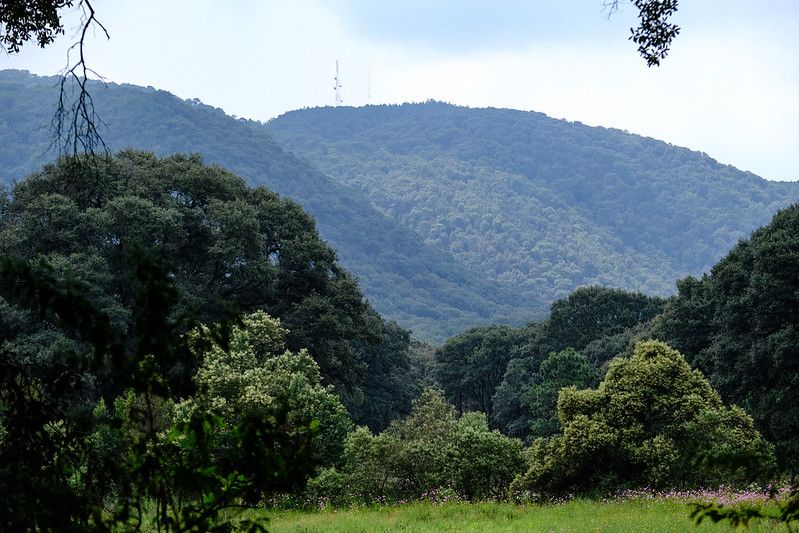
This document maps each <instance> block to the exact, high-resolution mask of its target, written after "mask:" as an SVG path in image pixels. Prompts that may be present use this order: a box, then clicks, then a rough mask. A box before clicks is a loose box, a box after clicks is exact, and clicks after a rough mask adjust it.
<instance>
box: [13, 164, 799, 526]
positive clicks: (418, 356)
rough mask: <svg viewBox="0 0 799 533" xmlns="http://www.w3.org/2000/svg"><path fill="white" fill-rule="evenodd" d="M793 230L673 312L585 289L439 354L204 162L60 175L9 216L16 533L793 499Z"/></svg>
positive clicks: (285, 216) (753, 243)
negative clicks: (776, 493)
mask: <svg viewBox="0 0 799 533" xmlns="http://www.w3.org/2000/svg"><path fill="white" fill-rule="evenodd" d="M797 229H799V206H793V207H791V208H788V209H785V210H783V211H781V212H779V213H778V214H777V215H776V216H775V218H774V220H773V221H772V223H771V224H770V225H769V226H766V227H764V228H762V229H761V230H758V231H757V232H755V233H754V234H753V235H752V237H751V238H750V239H748V240H745V241H741V242H740V243H739V244H738V245H737V246H736V247H735V248H734V249H733V250H732V252H730V254H729V255H728V256H727V257H726V258H724V259H723V260H722V261H720V262H719V263H718V264H717V265H716V266H715V267H714V268H713V270H712V271H711V272H710V273H709V274H707V275H706V276H704V277H703V278H702V279H694V278H687V279H685V280H683V281H681V282H680V283H679V293H678V294H677V295H676V296H673V297H671V298H668V299H663V298H659V297H650V296H646V295H644V294H641V293H631V292H626V291H622V290H618V289H605V288H600V287H587V288H583V289H579V290H577V291H575V292H573V293H572V294H570V295H569V296H568V297H566V298H563V299H561V300H558V301H556V302H555V303H554V304H553V305H552V307H551V313H550V316H549V318H548V319H546V320H544V321H541V322H537V323H531V324H529V325H528V326H526V327H523V328H511V327H507V326H488V327H481V328H474V329H471V330H467V331H465V332H463V333H462V334H460V335H457V336H455V337H453V338H451V339H449V340H448V341H447V342H446V343H444V344H443V345H442V346H440V347H439V348H435V349H434V348H432V347H431V346H429V345H425V344H424V343H420V342H418V341H413V340H412V339H411V337H410V334H409V333H408V332H407V331H405V330H403V329H402V328H400V327H399V326H397V325H396V324H394V323H392V322H390V321H386V320H384V319H383V318H381V317H380V315H379V314H378V313H377V312H375V311H374V310H373V309H372V308H371V306H370V305H369V303H368V302H367V301H366V300H365V299H364V297H363V295H362V293H361V292H360V289H359V287H358V284H357V283H356V281H355V280H354V279H353V278H352V277H351V276H350V275H349V274H348V273H347V272H346V271H345V270H344V269H342V268H341V267H340V266H339V265H338V263H337V262H336V258H335V253H334V252H333V250H332V249H331V248H329V247H328V246H327V245H326V244H325V243H324V242H323V241H322V240H321V239H320V238H319V235H318V234H317V232H316V229H315V226H314V221H313V219H312V218H311V217H310V216H309V215H308V214H307V213H305V212H304V211H303V210H302V209H301V208H300V207H299V206H297V204H295V203H294V202H292V201H290V200H287V199H285V198H282V197H280V196H278V195H277V194H275V193H273V192H271V191H269V190H267V189H264V188H251V187H248V186H247V185H246V184H245V183H244V181H243V180H241V179H240V178H238V177H236V176H235V175H233V174H231V173H230V172H228V171H226V170H224V169H222V168H219V167H216V166H206V165H203V163H202V161H201V160H200V158H199V157H197V156H188V157H187V156H179V155H177V156H171V157H168V158H164V159H158V158H157V157H155V156H154V155H152V154H148V153H144V152H137V151H125V152H121V153H120V154H118V155H117V156H115V157H108V158H104V157H97V158H64V159H61V160H60V161H58V162H57V163H56V164H52V165H47V166H45V167H44V169H42V171H41V172H38V173H36V174H34V175H32V176H30V177H29V178H28V179H26V180H24V181H21V182H19V183H17V184H16V185H15V186H14V187H13V189H12V190H10V191H5V192H4V194H2V195H0V246H1V247H2V250H0V251H1V252H2V257H1V258H0V311H2V312H0V368H1V369H2V373H0V465H1V466H0V511H1V512H0V517H2V520H3V523H2V524H1V525H2V528H3V529H9V530H34V529H38V530H56V529H58V530H64V529H72V530H87V529H96V530H105V529H109V528H111V529H113V528H125V527H133V528H152V529H159V530H166V531H182V530H204V529H209V528H211V527H216V528H218V529H219V530H231V529H233V528H237V527H238V528H241V527H245V528H257V527H258V526H259V524H257V523H249V522H248V521H247V520H248V518H247V517H248V516H252V515H246V514H244V515H242V514H240V513H236V512H235V511H236V510H242V509H247V508H251V507H263V506H269V505H306V504H310V505H318V504H319V503H320V502H322V503H326V502H330V503H332V504H348V503H358V502H367V503H369V502H389V501H406V500H409V499H418V498H432V499H436V500H446V499H449V498H462V499H470V500H479V499H486V498H491V499H504V498H511V499H514V500H518V501H545V500H548V499H552V498H559V497H563V496H568V495H573V494H582V495H588V496H591V495H600V494H607V493H612V492H614V491H618V490H622V489H628V488H638V487H642V486H649V487H656V488H696V487H701V486H712V485H719V484H725V485H732V486H738V485H747V484H749V483H752V482H763V483H765V482H768V481H771V480H774V479H776V478H777V477H778V476H780V475H786V474H791V473H794V472H795V470H796V467H797V464H799V463H797V454H796V446H797V444H798V443H797V437H796V436H797V435H799V432H797V429H799V428H797V424H799V414H797V412H796V407H795V406H796V404H797V402H796V400H798V399H799V398H797V397H796V395H797V392H796V391H797V390H799V389H797V388H796V387H795V386H794V385H795V381H796V379H797V375H799V374H797V367H796V361H797V360H799V359H797V355H799V354H797V352H796V351H797V346H799V342H798V340H799V339H797V337H796V331H797V327H799V324H797V319H798V318H799V310H797V307H798V305H797V296H796V294H797V291H798V290H799V238H797V235H799V232H797ZM678 350H679V351H678Z"/></svg>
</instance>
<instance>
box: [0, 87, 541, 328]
mask: <svg viewBox="0 0 799 533" xmlns="http://www.w3.org/2000/svg"><path fill="white" fill-rule="evenodd" d="M57 81H58V78H56V77H38V76H33V75H30V74H28V73H27V72H24V71H2V72H0V183H2V182H6V183H9V182H10V181H11V180H12V179H21V178H23V177H24V176H26V175H27V174H29V173H31V172H34V171H36V170H37V169H38V168H39V167H40V166H41V165H42V164H44V163H47V162H48V161H50V160H52V159H54V158H55V156H56V155H57V154H56V153H55V152H54V151H53V150H52V147H51V146H50V145H51V142H50V141H51V131H50V121H51V118H52V113H53V110H54V105H55V102H56V101H57V96H58V93H57ZM90 90H91V92H92V96H93V98H94V101H95V104H96V106H97V112H98V114H99V116H100V117H101V118H102V120H103V121H104V122H105V123H106V124H107V125H108V127H107V128H104V129H103V130H101V134H102V135H103V138H104V140H105V142H106V143H107V144H108V146H109V148H110V149H112V150H118V149H122V148H127V147H134V148H137V149H143V150H150V151H153V152H155V153H156V154H158V155H167V154H171V153H175V152H184V153H188V152H199V153H201V154H202V155H203V158H204V160H205V161H206V162H208V163H216V164H220V165H222V166H225V167H226V168H229V169H230V170H231V171H233V172H234V173H236V174H239V175H241V176H242V177H244V178H245V179H247V180H248V181H249V182H250V183H251V184H253V185H265V186H267V187H269V188H270V189H272V190H274V191H275V192H278V193H279V194H281V195H284V196H288V197H290V198H292V199H294V200H295V201H297V202H299V203H300V205H302V206H303V207H304V208H305V209H306V210H308V211H309V212H310V213H311V214H312V215H313V216H314V217H315V219H316V223H317V228H318V229H319V231H320V234H321V235H322V237H323V238H324V239H325V240H327V241H328V242H330V244H331V245H332V246H333V247H334V248H335V249H336V250H337V253H338V256H339V259H340V261H341V263H342V264H343V265H344V267H345V268H347V269H348V270H350V271H351V272H353V274H355V276H357V277H358V279H359V282H360V284H361V285H362V287H363V289H364V292H365V294H366V295H367V297H368V298H369V300H370V301H371V303H372V304H373V305H374V306H375V308H376V309H377V310H378V311H379V312H380V313H381V314H383V315H385V316H387V317H388V318H392V319H394V320H397V321H398V322H399V323H400V324H401V325H403V326H404V327H408V328H410V329H412V330H413V331H414V333H415V334H416V335H418V336H419V337H421V338H425V339H428V340H433V341H439V340H442V339H443V338H445V337H446V336H448V335H451V334H454V333H456V332H458V331H460V330H462V329H465V328H466V327H469V326H472V325H475V324H479V323H483V324H485V323H489V322H493V321H504V322H509V323H521V322H524V321H525V320H529V319H530V318H533V317H536V316H540V315H541V314H543V304H540V305H527V302H524V301H522V300H521V299H520V298H518V297H516V295H514V294H513V293H512V291H508V290H506V289H503V288H502V287H499V286H496V285H495V284H492V283H491V282H488V281H485V280H482V279H480V278H479V277H478V276H476V275H475V274H473V273H472V272H470V271H469V270H468V269H465V268H463V267H461V266H460V265H459V264H458V263H457V262H456V261H454V260H453V259H452V257H451V256H450V255H449V254H447V253H444V252H441V251H439V250H437V249H435V248H434V247H431V246H428V245H425V244H424V243H423V242H422V241H421V239H420V238H419V237H418V236H417V235H415V234H414V233H413V232H412V231H411V230H408V229H406V228H404V227H402V226H400V225H398V224H396V223H395V222H393V221H392V220H391V219H389V218H387V217H385V216H384V215H382V214H381V213H379V212H378V211H377V210H375V209H374V208H373V207H372V206H371V205H370V203H369V201H368V200H367V199H366V198H365V197H363V195H361V194H360V193H358V191H357V190H354V189H352V188H351V187H349V186H346V185H344V184H341V183H339V182H337V181H335V180H332V179H330V178H329V177H327V176H325V175H324V174H323V173H321V172H319V171H318V170H317V169H315V168H314V167H312V166H311V165H310V164H309V163H308V162H305V161H303V160H301V159H299V158H297V157H295V156H293V155H291V154H288V153H286V152H285V151H284V150H283V149H282V148H281V147H279V146H278V145H277V144H276V143H275V142H274V141H273V140H272V139H271V137H270V136H269V134H268V133H267V131H266V129H265V128H264V127H262V126H261V125H260V124H259V123H256V122H252V121H246V120H242V119H234V118H232V117H229V116H227V115H225V114H224V112H223V111H222V110H220V109H216V108H213V107H210V106H206V105H204V104H202V103H200V102H199V101H197V100H181V99H180V98H178V97H177V96H174V95H172V94H170V93H168V92H166V91H160V90H157V89H153V88H144V87H139V86H135V85H129V84H121V85H117V84H107V85H103V84H101V83H93V84H92V85H91V87H90Z"/></svg>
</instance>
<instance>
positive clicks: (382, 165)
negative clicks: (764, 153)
mask: <svg viewBox="0 0 799 533" xmlns="http://www.w3.org/2000/svg"><path fill="white" fill-rule="evenodd" d="M266 127H267V129H268V130H269V131H270V133H272V135H273V137H274V138H275V139H276V140H277V141H278V142H280V143H281V145H283V146H284V147H286V148H287V149H288V150H290V151H292V152H294V153H296V154H298V155H300V156H301V157H303V158H304V159H307V160H309V161H311V162H312V163H313V164H314V165H316V166H317V167H319V168H321V169H322V170H323V171H324V172H325V173H326V174H327V175H329V176H331V177H333V178H334V179H337V180H339V181H341V182H342V183H346V184H348V185H353V186H355V187H358V188H359V189H360V190H361V191H362V192H364V193H365V194H367V195H368V196H369V198H370V200H371V201H372V203H373V205H375V206H376V207H378V208H379V209H381V210H382V211H383V212H384V213H386V214H388V215H389V216H391V217H393V218H394V219H395V220H397V221H398V222H400V223H402V224H404V225H406V226H407V227H409V228H411V229H413V230H414V231H416V233H418V234H419V235H421V236H422V237H423V238H424V239H425V241H426V242H427V243H428V244H434V245H438V246H441V247H442V248H444V249H445V250H447V251H449V252H450V253H452V254H453V255H454V256H455V257H457V258H459V259H461V260H463V261H464V263H465V264H467V265H468V266H469V267H471V268H472V269H473V270H479V269H485V270H486V271H487V273H488V276H487V277H488V278H489V279H492V280H495V281H497V282H499V283H501V284H503V285H504V286H506V287H509V288H513V289H515V290H520V291H521V292H522V293H523V294H524V295H525V296H526V297H530V298H535V297H539V298H540V299H543V300H545V301H554V300H555V299H557V298H560V297H563V296H564V295H566V294H568V293H569V292H570V291H571V290H573V289H575V288H577V287H580V286H585V285H595V284H598V285H605V286H611V287H617V288H622V289H627V290H641V291H644V292H648V293H650V294H652V293H654V294H660V295H667V294H671V293H673V291H674V281H675V280H676V279H677V278H681V277H683V276H685V275H687V274H699V273H701V272H703V271H705V270H707V269H708V268H709V267H710V266H711V265H712V264H713V263H714V262H715V261H716V260H717V259H718V258H720V257H721V255H722V254H723V253H724V252H726V250H728V249H729V248H731V247H732V246H733V245H734V244H735V242H736V241H737V240H738V239H739V238H743V237H745V236H746V235H748V234H749V232H751V231H752V230H753V229H754V228H756V227H758V226H760V225H763V224H765V223H766V222H767V221H768V220H769V218H770V216H771V214H773V213H774V212H775V211H776V210H777V209H779V208H780V207H784V206H785V205H788V204H789V203H791V202H793V201H795V200H796V199H797V198H799V184H796V183H790V182H769V181H767V180H764V179H762V178H760V177H758V176H756V175H754V174H752V173H750V172H744V171H739V170H738V169H735V168H734V167H732V166H729V165H721V164H719V163H718V162H716V161H715V160H713V159H712V158H710V157H709V156H708V155H707V154H704V153H701V152H695V151H691V150H688V149H685V148H681V147H676V146H673V145H670V144H668V143H665V142H663V141H658V140H656V139H653V138H651V137H643V136H639V135H634V134H629V133H626V132H623V131H622V130H618V129H608V128H603V127H594V126H586V125H584V124H581V123H579V122H569V121H565V120H562V119H552V118H550V117H547V116H546V115H544V114H542V113H538V112H531V111H518V110H510V109H497V108H465V107H459V106H453V105H450V104H444V103H441V102H426V103H423V104H402V105H389V106H369V107H361V108H347V107H338V108H334V107H327V108H312V109H303V110H298V111H291V112H288V113H285V114H283V115H281V116H280V117H277V118H275V119H273V120H271V121H269V122H268V123H267V124H266ZM420 190H421V191H423V193H420V192H419V191H420ZM686 219H687V222H686ZM497 243H500V244H501V245H502V248H501V249H500V250H497V248H498V246H496V244H497ZM503 254H504V255H503Z"/></svg>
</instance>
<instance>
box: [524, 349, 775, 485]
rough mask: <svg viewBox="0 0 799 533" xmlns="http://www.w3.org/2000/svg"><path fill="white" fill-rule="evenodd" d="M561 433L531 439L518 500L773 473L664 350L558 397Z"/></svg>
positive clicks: (749, 432) (707, 389) (737, 418)
mask: <svg viewBox="0 0 799 533" xmlns="http://www.w3.org/2000/svg"><path fill="white" fill-rule="evenodd" d="M558 416H559V419H560V423H561V427H562V428H563V434H562V435H559V436H555V437H550V438H539V439H537V440H535V441H534V442H533V444H532V446H531V447H530V449H529V450H528V459H529V461H530V468H529V470H528V471H527V472H526V473H525V474H524V475H523V476H520V477H519V478H517V479H516V480H515V481H514V484H513V489H514V490H515V491H518V492H519V493H528V494H539V495H546V496H552V495H560V494H566V493H574V492H581V493H586V492H591V491H608V490H617V489H618V488H623V487H642V486H650V487H686V488H693V487H700V486H716V485H719V484H722V483H728V484H729V483H732V484H736V483H743V482H748V481H751V480H752V479H753V478H757V477H763V476H765V475H768V474H769V469H770V468H771V467H772V466H773V465H772V462H773V455H772V451H771V448H770V445H769V444H767V443H766V442H765V441H764V440H763V439H762V437H761V436H760V434H759V433H758V432H757V431H756V430H755V429H754V427H753V424H752V419H751V418H750V417H749V416H748V415H747V414H746V413H745V412H744V411H743V410H742V409H740V408H738V407H730V408H727V407H724V405H723V404H722V402H721V399H720V398H719V396H718V393H716V391H714V390H713V388H712V387H711V386H710V384H709V383H708V382H707V380H706V379H705V378H704V377H703V376H702V375H701V374H700V373H699V372H698V371H696V370H691V368H690V366H689V365H688V363H687V362H686V361H685V359H684V358H683V356H682V355H681V354H680V353H679V352H677V351H675V350H672V349H671V348H669V347H668V346H667V345H665V344H663V343H661V342H656V341H649V342H642V343H639V344H637V345H636V347H635V351H634V354H633V356H632V357H630V358H629V359H628V358H619V359H616V360H614V361H613V362H612V363H611V365H610V368H609V370H608V373H607V375H606V376H605V378H604V379H603V381H602V382H601V383H600V385H599V388H598V389H586V390H579V391H578V390H577V389H576V388H573V387H571V388H566V389H563V390H562V391H561V392H560V396H559V398H558Z"/></svg>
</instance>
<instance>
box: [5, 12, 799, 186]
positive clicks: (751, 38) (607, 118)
mask: <svg viewBox="0 0 799 533" xmlns="http://www.w3.org/2000/svg"><path fill="white" fill-rule="evenodd" d="M595 3H596V2H594V3H591V2H572V3H571V4H570V9H591V15H592V16H595V15H596V18H597V22H596V24H597V30H596V34H586V35H582V36H581V38H580V39H572V38H564V39H563V40H562V41H559V40H557V39H553V38H552V35H553V34H557V32H553V31H552V28H548V29H547V30H546V32H545V33H546V34H547V38H546V39H534V38H531V39H530V41H529V43H528V44H526V45H524V44H518V45H516V46H515V47H514V48H511V47H508V46H505V47H502V48H495V47H487V48H485V49H484V51H483V52H474V51H472V52H463V53H460V54H458V53H453V51H452V49H441V50H437V49H436V48H435V47H430V46H426V47H419V46H416V45H414V44H413V43H410V42H409V43H403V42H402V41H401V39H400V40H398V39H396V38H393V39H391V40H386V41H381V40H379V39H375V37H374V35H366V34H362V33H359V32H357V31H355V30H354V29H353V28H354V26H353V25H352V24H350V23H349V22H350V21H348V20H347V19H346V18H345V16H347V13H348V12H347V10H346V9H341V5H340V3H337V2H325V1H322V0H293V1H289V2H276V1H273V2H262V1H258V0H248V1H244V0H242V1H239V2H231V3H225V4H224V5H222V6H220V3H219V2H213V1H211V0H202V1H189V0H181V1H177V0H175V1H171V2H158V3H156V2H155V1H154V0H149V1H144V0H142V1H138V2H111V1H104V2H98V5H97V10H98V13H99V14H100V16H101V18H102V20H103V22H104V23H105V24H106V25H107V26H108V28H109V31H110V33H111V41H110V42H105V41H104V40H103V39H100V38H95V39H93V40H92V42H91V43H90V48H89V50H88V54H89V61H90V63H91V64H92V66H94V67H95V68H96V70H97V71H98V72H100V73H101V74H103V75H105V76H107V77H108V78H109V79H110V80H111V81H116V82H128V83H135V84H140V85H152V86H155V87H158V88H162V89H165V90H169V91H171V92H174V93H175V94H177V95H178V96H181V97H183V98H193V97H197V98H200V99H201V100H203V101H204V102H206V103H208V104H210V105H214V106H218V107H222V108H223V109H225V110H226V111H227V112H228V113H231V114H236V115H238V116H244V117H248V118H254V119H259V120H265V119H267V118H270V117H273V116H277V115H279V114H281V113H283V112H285V111H288V110H291V109H296V108H301V107H308V106H318V105H330V104H332V103H333V73H334V64H335V61H336V60H337V59H338V60H340V61H341V69H342V79H343V85H344V87H343V95H344V101H345V104H348V105H363V104H366V103H367V101H368V97H367V92H368V78H369V76H370V74H371V96H372V98H371V101H372V103H381V102H385V103H399V102H403V101H423V100H426V99H429V98H434V99H438V100H445V101H450V102H453V103H457V104H462V105H469V106H473V107H477V106H493V107H511V108H517V109H530V110H536V111H541V112H544V113H547V114H549V115H551V116H554V117H558V118H566V119H569V120H579V121H581V122H584V123H586V124H592V125H602V126H606V127H618V128H622V129H627V130H629V131H632V132H636V133H641V134H644V135H648V136H652V137H656V138H660V139H663V140H666V141H669V142H672V143H674V144H678V145H683V146H688V147H690V148H692V149H695V150H701V151H704V152H707V153H708V154H710V155H711V156H713V157H715V158H717V159H719V160H720V161H721V162H724V163H730V164H733V165H735V166H737V167H739V168H742V169H745V170H751V171H753V172H755V173H758V174H760V175H762V176H764V177H767V178H782V179H785V178H791V179H797V178H799V151H797V150H796V149H795V141H794V139H795V137H796V134H797V128H798V127H799V104H797V98H796V95H797V94H799V66H797V63H796V61H795V57H796V56H797V51H799V50H797V48H798V47H799V46H798V45H797V44H795V43H794V40H795V39H794V37H793V31H792V29H791V28H793V27H794V26H795V22H796V19H797V10H796V9H794V10H792V11H789V12H786V13H780V12H779V9H780V7H782V8H785V9H788V7H790V3H788V4H784V5H783V3H780V2H777V4H774V5H773V6H777V7H773V6H772V5H771V4H770V6H772V7H770V8H769V7H760V8H758V6H752V5H751V3H749V4H747V3H745V2H738V3H732V4H731V3H729V2H725V3H721V4H720V3H718V2H716V3H715V4H714V3H713V2H710V3H703V4H701V5H694V4H685V5H681V11H680V12H679V14H680V15H681V16H682V19H680V21H679V22H680V24H681V25H682V26H683V32H682V34H681V35H680V36H679V37H678V39H677V41H676V43H675V45H674V47H673V51H672V53H671V54H670V55H669V57H668V58H667V60H666V61H665V62H664V64H663V66H662V67H660V68H659V69H658V68H654V69H648V68H646V66H645V64H644V62H643V60H641V58H639V57H638V56H637V55H636V52H635V47H634V46H633V45H632V44H631V43H629V42H628V41H626V29H625V28H624V26H625V25H626V24H628V19H629V13H627V16H628V19H616V20H611V21H610V22H607V21H605V20H604V19H603V18H602V15H601V14H599V13H598V10H596V9H594V8H595V7H596V6H594V4H595ZM778 4H779V5H778ZM591 6H594V7H591ZM714 6H715V7H714ZM786 6H788V7H786ZM691 9H693V10H694V11H691ZM701 9H704V11H700V10H701ZM736 9H738V11H736ZM758 9H759V10H758ZM769 9H771V10H770V11H769ZM595 11H596V13H595ZM744 15H745V16H744ZM736 17H737V18H736ZM758 17H759V18H758ZM547 20H549V21H550V22H549V23H553V22H552V21H553V20H554V19H552V18H550V19H547ZM752 21H757V23H752ZM766 22H769V23H768V24H767V23H766ZM792 22H793V24H792ZM74 23H75V21H74V20H73V24H74ZM581 24H582V26H580V27H581V28H591V25H590V24H588V25H586V24H585V20H582V22H581ZM472 31H473V30H472ZM535 31H536V28H531V35H532V34H535ZM564 31H565V30H564ZM581 31H582V30H581ZM586 31H588V30H586ZM400 33H401V32H400ZM565 33H566V34H567V35H574V33H575V32H574V31H573V29H570V30H569V31H567V32H566V31H565ZM533 36H534V35H533ZM69 37H70V36H67V38H63V39H61V42H60V43H58V44H57V45H56V46H53V47H52V48H49V49H47V50H45V51H41V50H39V49H35V48H28V49H26V50H24V52H23V53H22V54H20V55H19V56H18V57H14V56H7V57H6V58H4V59H3V60H2V62H0V65H3V66H8V67H11V68H27V69H30V70H32V71H33V72H36V73H40V74H52V73H55V72H56V71H57V70H58V69H60V68H61V67H63V65H64V64H65V50H66V48H67V46H68V44H69V42H70V40H69ZM475 39H479V35H476V36H475ZM470 49H472V50H477V49H481V48H480V47H471V48H470Z"/></svg>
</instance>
